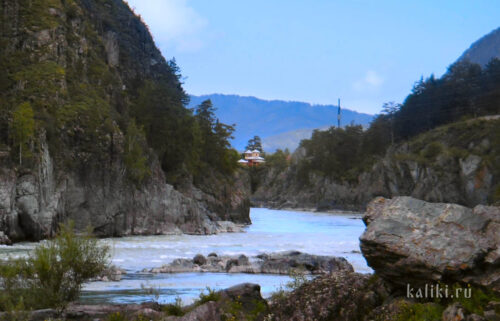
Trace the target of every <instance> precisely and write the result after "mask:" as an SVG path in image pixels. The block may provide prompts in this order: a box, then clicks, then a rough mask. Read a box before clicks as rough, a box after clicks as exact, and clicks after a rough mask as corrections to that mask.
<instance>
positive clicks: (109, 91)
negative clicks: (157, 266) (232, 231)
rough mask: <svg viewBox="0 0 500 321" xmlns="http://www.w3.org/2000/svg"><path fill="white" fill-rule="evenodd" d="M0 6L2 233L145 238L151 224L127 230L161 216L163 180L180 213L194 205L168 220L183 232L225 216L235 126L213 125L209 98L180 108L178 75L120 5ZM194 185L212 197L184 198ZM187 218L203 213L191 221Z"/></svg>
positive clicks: (10, 1) (75, 1) (14, 1)
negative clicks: (65, 225)
mask: <svg viewBox="0 0 500 321" xmlns="http://www.w3.org/2000/svg"><path fill="white" fill-rule="evenodd" d="M1 9H2V12H1V18H2V20H1V40H0V41H1V42H0V48H1V50H0V68H1V70H2V73H1V74H0V150H1V157H2V158H1V162H2V173H3V176H4V178H3V179H2V181H3V183H4V185H5V186H3V187H4V190H3V192H4V194H5V195H4V199H2V202H0V209H1V211H2V212H0V214H1V215H2V216H5V217H7V216H8V218H5V217H4V218H3V221H4V227H3V230H4V231H6V232H7V233H10V234H12V233H14V232H13V231H17V232H15V233H14V234H16V233H17V235H18V236H19V238H23V235H24V236H27V235H29V237H31V238H38V237H40V235H46V234H47V233H49V234H50V233H51V232H50V231H51V230H52V228H53V227H55V226H57V224H56V222H57V221H58V220H60V219H64V218H65V217H68V216H79V217H83V218H82V220H83V222H82V224H84V223H87V224H88V223H90V224H92V225H94V226H99V228H101V229H102V233H103V234H109V233H111V234H121V233H150V232H153V231H152V230H151V228H152V226H150V223H151V222H149V223H143V222H141V224H145V225H144V226H142V227H141V228H138V227H135V230H134V226H135V224H138V223H137V218H136V217H135V215H136V213H137V212H141V213H142V214H141V215H144V216H146V217H147V216H153V214H154V215H157V216H162V215H167V214H166V213H165V212H164V211H166V209H165V208H164V206H165V205H160V203H162V202H163V203H164V202H168V197H167V200H164V201H161V198H163V197H166V196H165V195H167V194H168V193H166V191H165V188H167V185H165V184H166V183H170V184H173V185H174V186H175V187H176V188H177V189H178V190H180V191H182V192H183V193H184V194H185V196H186V197H187V199H185V200H184V199H182V197H181V196H179V197H180V198H179V200H180V202H181V203H182V204H184V203H186V202H188V203H192V204H191V205H189V206H187V207H186V208H184V210H185V211H186V212H182V211H184V210H178V211H177V212H178V213H170V214H169V215H174V216H176V215H177V216H179V217H182V216H184V217H185V220H184V219H182V221H183V223H182V224H188V225H189V224H191V223H192V224H193V226H192V227H193V232H194V230H197V228H198V227H199V226H200V224H199V222H197V221H196V220H200V219H201V218H202V217H205V218H203V219H201V220H205V219H206V220H209V221H210V220H216V219H217V217H219V218H229V217H230V212H231V211H232V209H231V206H232V205H234V204H239V203H238V201H235V200H233V201H231V198H232V195H230V193H229V192H227V191H226V190H225V189H230V186H231V185H232V184H233V175H234V172H235V169H236V163H235V159H237V157H238V155H237V153H236V151H234V150H232V149H231V148H230V145H229V143H228V139H229V137H230V136H231V133H232V131H233V129H232V128H231V127H230V126H227V125H224V124H222V123H220V122H219V121H218V120H217V118H216V117H215V115H214V113H213V111H214V108H213V106H212V105H211V102H210V101H206V102H203V103H202V104H200V105H199V106H198V107H197V108H196V110H195V111H194V112H193V111H192V110H191V109H188V108H186V104H187V103H188V102H189V97H188V95H187V94H186V93H185V91H184V89H183V88H182V83H181V81H180V78H181V74H180V68H179V67H178V66H177V64H176V62H175V60H170V61H166V60H165V59H164V58H163V56H162V55H161V53H160V52H159V50H158V49H157V47H156V45H155V43H154V42H153V39H152V37H151V34H150V33H149V30H148V28H147V26H146V25H145V24H144V23H143V22H142V21H141V19H140V17H138V16H136V15H134V14H133V12H132V11H131V9H130V8H129V7H128V5H127V4H126V3H124V2H123V1H121V0H99V1H89V0H47V1H45V0H5V1H2V7H1ZM208 169H210V170H208ZM206 173H208V174H206ZM7 177H8V179H7ZM27 182H29V183H27ZM19 184H25V185H29V186H27V187H26V186H25V188H24V189H23V188H21V189H20V188H19ZM193 184H194V186H193ZM210 184H216V185H217V186H219V187H217V188H215V189H213V188H212V187H211V186H210ZM16 185H17V186H18V187H17V192H16V187H15V186H16ZM163 185H164V186H163ZM226 185H227V186H226ZM70 187H71V188H70ZM197 188H200V189H201V192H202V194H203V191H209V193H210V197H208V196H207V197H203V196H198V197H197V199H196V200H194V199H191V197H192V196H193V193H194V194H197V195H200V192H195V191H194V190H196V189H197ZM10 189H13V190H10ZM91 190H94V191H95V194H93V193H91ZM16 193H17V194H16ZM116 193H117V194H119V195H120V196H119V197H116V198H117V199H113V197H115V196H116V195H114V194H116ZM128 194H130V195H132V196H131V197H128V196H127V195H128ZM176 195H177V194H176ZM23 197H24V199H23ZM137 197H138V198H139V199H141V197H144V198H143V199H141V200H140V201H139V200H138V199H137ZM148 198H153V199H155V201H151V199H149V201H148V200H147V199H148ZM63 199H64V200H65V201H64V202H63ZM127 199H129V200H131V201H133V200H134V199H135V202H136V204H135V205H131V204H130V203H127V202H125V200H127ZM16 200H21V201H23V200H24V203H23V202H21V203H19V202H17V201H16ZM191 200H192V201H191ZM198 201H202V203H200V205H199V206H200V208H199V209H198V205H194V204H196V202H198ZM151 202H152V204H146V203H151ZM68 203H70V204H68ZM139 203H141V204H139ZM110 204H112V205H110ZM201 204H204V205H201ZM100 206H101V207H102V206H104V208H105V210H104V213H101V214H99V213H97V212H96V211H98V208H99V207H100ZM183 206H184V205H183ZM190 206H195V207H196V208H197V209H196V210H194V209H193V210H189V207H190ZM134 208H135V209H134ZM137 208H140V210H138V209H137ZM204 208H207V210H205V209H204ZM172 209H173V207H172ZM188 211H189V212H190V213H191V212H193V211H194V212H200V213H201V212H203V211H207V213H206V214H207V215H208V213H209V212H212V214H210V216H209V217H210V218H208V217H206V215H205V214H203V215H201V214H200V215H199V217H198V218H193V219H192V221H193V222H189V220H190V219H189V217H188ZM247 211H248V208H247ZM127 213H130V214H133V215H134V217H128V215H127ZM161 213H163V214H161ZM77 214H81V215H77ZM190 215H194V214H192V213H191V214H190ZM246 215H247V216H248V213H247V214H246ZM243 216H244V214H243ZM96 217H99V218H98V219H97V218H96ZM23 220H24V221H23ZM153 221H154V220H153ZM167 221H168V220H167ZM170 221H171V220H170ZM184 221H185V222H184ZM118 222H121V223H118ZM170 223H172V225H173V226H175V225H179V224H178V222H177V223H174V222H170ZM117 224H118V225H119V227H117ZM26 226H29V227H26ZM41 226H43V228H41ZM197 226H198V227H197ZM154 228H159V229H160V230H161V229H162V228H161V227H154ZM169 229H171V228H169ZM185 229H186V230H189V228H185ZM40 230H43V231H40ZM14 238H17V236H16V235H15V236H14Z"/></svg>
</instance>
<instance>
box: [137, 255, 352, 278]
mask: <svg viewBox="0 0 500 321" xmlns="http://www.w3.org/2000/svg"><path fill="white" fill-rule="evenodd" d="M293 271H299V272H303V273H305V274H325V273H331V272H334V271H353V267H352V265H351V264H349V262H347V260H346V259H344V258H342V257H333V256H319V255H311V254H306V253H301V252H298V251H289V252H283V253H271V254H262V255H258V256H256V257H252V258H248V257H247V256H245V255H234V256H214V255H209V256H208V257H206V258H205V257H204V256H203V255H201V254H198V255H196V256H195V257H194V258H193V259H192V260H191V259H175V260H174V261H173V262H172V263H170V264H167V265H164V266H162V267H158V268H153V269H150V270H147V269H145V270H144V272H150V273H184V272H212V273H263V274H286V275H288V274H290V273H291V272H293Z"/></svg>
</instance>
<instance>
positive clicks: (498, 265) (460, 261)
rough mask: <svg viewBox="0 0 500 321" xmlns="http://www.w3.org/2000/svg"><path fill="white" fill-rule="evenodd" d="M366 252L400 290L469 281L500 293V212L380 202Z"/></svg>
mask: <svg viewBox="0 0 500 321" xmlns="http://www.w3.org/2000/svg"><path fill="white" fill-rule="evenodd" d="M364 222H365V224H366V226H367V227H366V230H365V232H364V233H363V235H361V237H360V241H361V245H360V246H361V250H362V252H363V255H364V256H365V258H366V260H367V262H368V265H369V266H370V267H372V268H373V269H374V270H375V272H376V273H377V274H378V275H380V276H381V277H382V278H384V279H385V280H386V281H387V282H388V283H390V284H392V285H393V286H395V287H406V286H407V284H410V285H411V286H412V287H417V286H424V285H425V284H426V283H435V282H447V283H449V282H465V283H471V284H475V285H479V286H486V287H488V288H491V289H493V290H495V291H500V207H493V206H482V205H478V206H476V207H475V208H474V209H470V208H467V207H464V206H460V205H456V204H445V203H429V202H425V201H421V200H417V199H414V198H411V197H396V198H393V199H385V198H381V197H380V198H376V199H374V200H373V201H372V202H371V203H370V204H369V205H368V208H367V212H366V215H365V216H364Z"/></svg>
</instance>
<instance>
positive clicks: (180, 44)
mask: <svg viewBox="0 0 500 321" xmlns="http://www.w3.org/2000/svg"><path fill="white" fill-rule="evenodd" d="M127 2H128V4H129V5H130V7H131V8H132V9H134V11H135V13H137V14H140V15H141V16H142V19H143V20H144V21H145V22H146V24H147V25H148V26H149V28H150V30H151V33H152V34H153V37H154V38H155V41H156V43H157V44H158V46H159V47H161V48H167V49H168V48H174V49H176V50H178V51H182V52H186V51H197V50H199V49H200V48H201V47H203V45H204V43H203V39H202V34H203V31H204V29H205V28H206V26H207V25H208V21H207V20H206V19H205V18H203V17H202V16H200V15H199V14H198V13H197V12H196V11H195V10H194V9H193V8H192V7H191V6H189V3H188V0H128V1H127Z"/></svg>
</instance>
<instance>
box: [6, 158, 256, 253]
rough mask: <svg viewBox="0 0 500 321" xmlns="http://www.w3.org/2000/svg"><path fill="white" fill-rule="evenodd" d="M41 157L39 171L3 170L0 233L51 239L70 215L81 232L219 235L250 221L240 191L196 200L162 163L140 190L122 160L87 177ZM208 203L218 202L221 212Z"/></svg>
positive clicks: (15, 238) (14, 237) (202, 195)
mask: <svg viewBox="0 0 500 321" xmlns="http://www.w3.org/2000/svg"><path fill="white" fill-rule="evenodd" d="M40 155H41V156H40V161H39V165H38V168H36V169H35V170H31V171H24V172H21V173H19V172H17V171H16V170H15V169H8V168H0V181H1V184H0V231H2V232H4V233H5V235H6V236H7V237H8V238H9V239H10V240H12V241H20V240H25V239H28V240H40V239H43V238H46V237H50V236H52V235H53V234H54V233H55V231H56V230H57V227H58V223H59V222H63V221H66V220H68V219H70V220H73V221H74V222H75V227H76V228H77V230H80V231H81V230H84V229H85V228H86V227H87V226H92V227H94V231H95V233H96V234H97V235H98V236H122V235H151V234H179V233H188V234H214V233H218V232H237V231H240V228H239V227H238V226H236V225H235V224H234V223H233V222H228V221H226V220H225V219H231V220H235V221H236V222H239V223H243V224H244V223H249V207H248V201H247V200H246V198H245V197H246V195H245V193H244V192H241V193H240V194H238V189H236V191H235V195H234V196H230V197H233V199H232V200H231V201H230V202H229V205H228V207H226V208H224V202H222V201H219V200H217V199H216V198H214V197H213V196H210V197H208V196H205V193H203V192H202V191H200V190H197V192H196V193H197V195H198V196H197V198H192V197H190V196H189V195H186V194H183V193H181V192H179V191H177V190H176V189H174V188H173V186H171V185H168V184H166V183H165V176H164V174H163V171H162V170H161V168H160V167H159V165H158V164H157V163H155V164H153V165H152V168H151V170H152V175H151V178H150V179H149V180H148V181H147V182H146V183H145V184H144V185H143V186H142V188H141V189H137V188H136V187H135V186H134V185H132V184H130V182H128V181H127V179H126V177H125V176H124V175H122V173H123V171H124V169H123V164H122V162H121V160H119V159H118V160H117V161H116V162H115V163H113V164H112V165H111V168H109V169H108V170H106V169H105V170H102V169H99V168H94V169H89V170H88V172H87V173H86V175H85V176H83V177H82V176H79V175H77V173H74V172H71V171H64V170H61V169H57V167H55V165H54V162H53V160H52V159H51V157H50V154H49V153H48V150H47V151H46V152H43V153H41V154H40ZM227 188H228V189H230V187H229V185H228V187H227ZM192 190H195V187H192ZM209 204H219V205H217V206H215V207H216V208H217V209H218V210H219V212H213V211H211V210H210V209H209V207H210V205H209ZM226 204H228V203H226ZM245 204H246V205H245ZM4 238H5V237H3V238H2V242H4V243H8V241H6V240H4Z"/></svg>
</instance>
